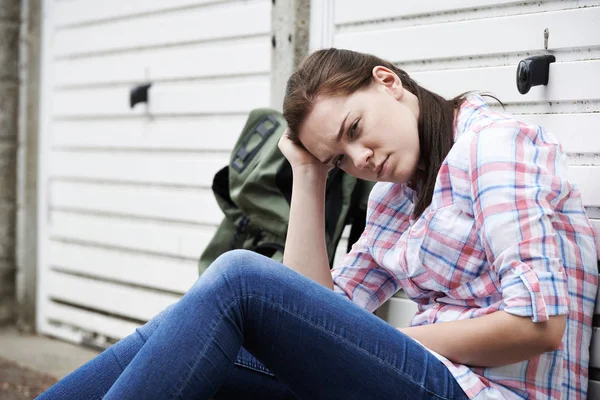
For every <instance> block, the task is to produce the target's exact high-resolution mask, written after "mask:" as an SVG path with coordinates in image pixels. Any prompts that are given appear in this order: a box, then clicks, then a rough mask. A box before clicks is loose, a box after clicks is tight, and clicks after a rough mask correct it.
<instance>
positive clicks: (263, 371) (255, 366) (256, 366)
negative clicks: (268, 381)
mask: <svg viewBox="0 0 600 400" xmlns="http://www.w3.org/2000/svg"><path fill="white" fill-rule="evenodd" d="M234 364H235V365H239V366H240V367H244V368H248V369H251V370H253V371H256V372H260V373H261V374H265V375H268V376H275V374H274V373H272V372H270V371H269V370H268V369H267V368H264V367H261V366H260V365H259V364H255V363H249V362H245V361H238V360H236V361H235V362H234Z"/></svg>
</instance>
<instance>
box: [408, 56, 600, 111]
mask: <svg viewBox="0 0 600 400" xmlns="http://www.w3.org/2000/svg"><path fill="white" fill-rule="evenodd" d="M599 70H600V60H593V61H579V62H568V63H567V62H565V63H560V62H556V63H554V64H551V65H550V75H549V82H548V86H537V87H533V88H531V90H530V91H529V93H527V94H526V95H522V94H520V93H519V92H518V90H517V85H516V83H515V82H516V81H515V71H516V66H505V67H489V68H465V69H455V70H440V71H427V72H418V73H414V74H412V77H413V78H414V79H415V80H416V81H417V82H419V83H420V84H421V85H423V86H424V87H426V88H427V89H429V90H432V91H434V92H436V93H438V94H440V95H441V96H444V97H447V98H452V97H454V96H456V95H458V94H460V93H463V92H465V91H469V90H482V91H487V92H492V93H493V94H494V95H496V96H497V97H498V98H499V99H500V100H502V102H504V103H531V102H544V103H548V102H555V101H564V102H575V101H581V100H592V99H600V80H598V79H596V78H595V77H596V76H597V75H598V71H599ZM581 82H586V84H585V85H582V84H581Z"/></svg>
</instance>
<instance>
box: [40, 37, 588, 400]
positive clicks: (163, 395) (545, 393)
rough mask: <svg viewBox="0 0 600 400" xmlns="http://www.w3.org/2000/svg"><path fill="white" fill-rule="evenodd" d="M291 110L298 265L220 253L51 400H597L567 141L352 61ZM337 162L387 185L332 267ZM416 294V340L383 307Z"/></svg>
mask: <svg viewBox="0 0 600 400" xmlns="http://www.w3.org/2000/svg"><path fill="white" fill-rule="evenodd" d="M284 115H285V118H286V119H287V121H288V124H289V128H288V131H287V133H286V135H284V136H283V137H282V139H281V141H280V149H281V151H282V152H283V154H284V155H285V156H286V157H287V158H288V160H289V161H290V163H291V165H292V168H293V174H294V182H293V193H292V207H291V215H290V225H289V231H288V237H287V243H286V249H285V256H284V262H283V264H284V265H285V266H287V267H288V268H286V267H284V266H283V265H281V264H279V263H276V262H274V261H271V260H270V259H267V258H264V257H262V256H259V255H256V254H254V253H250V252H245V251H233V252H229V253H227V254H225V255H223V256H221V257H219V258H218V259H217V260H216V261H215V262H214V263H213V265H212V266H211V267H210V268H209V269H208V271H207V272H206V273H205V274H203V275H202V276H201V277H200V279H199V280H198V281H197V282H196V284H195V285H194V286H193V287H192V288H191V289H190V291H189V292H188V293H187V294H186V295H185V296H184V297H183V298H182V299H181V300H180V301H179V302H178V303H176V304H175V305H174V306H172V307H170V308H169V309H167V310H165V311H164V312H163V313H161V314H160V315H159V316H157V317H156V318H154V319H153V320H152V321H150V322H149V323H148V324H147V325H145V326H144V327H142V328H141V329H139V330H138V332H136V333H134V334H132V335H131V336H129V337H127V338H125V339H123V340H122V341H121V342H119V343H117V344H116V345H114V346H113V347H111V348H110V349H108V350H107V351H105V352H104V353H102V354H101V355H99V356H98V357H97V358H96V359H94V360H92V361H90V362H89V363H88V364H86V365H84V366H83V367H81V368H80V369H78V370H77V371H75V372H73V373H72V374H71V375H69V376H68V377H67V378H65V379H64V380H62V381H61V382H59V383H58V384H57V385H55V386H54V387H53V388H51V389H50V390H49V391H48V392H46V393H45V394H44V395H42V396H41V398H42V399H55V398H56V399H58V398H61V399H65V398H77V399H86V398H101V397H102V396H104V398H106V399H171V398H194V399H208V398H212V397H214V398H216V399H227V398H235V399H244V398H256V399H284V398H285V399H287V398H290V399H293V398H300V399H425V398H432V399H467V398H473V399H474V398H477V399H523V398H531V399H533V398H535V399H546V398H552V399H584V398H585V397H586V393H587V381H588V359H589V344H590V338H591V324H592V315H593V307H594V301H595V298H596V291H597V286H598V285H597V283H598V278H597V261H596V260H597V259H596V248H595V244H594V243H595V241H594V233H593V230H592V228H591V226H590V224H589V221H588V220H587V218H586V216H585V214H584V208H583V205H582V203H581V199H580V195H579V192H578V191H577V189H575V188H574V187H572V186H571V185H570V184H569V182H568V181H567V179H566V178H565V176H566V172H565V169H566V163H565V161H566V160H565V155H564V154H563V153H562V150H561V147H560V145H559V144H558V143H557V142H556V139H555V138H554V137H553V136H552V135H551V134H550V133H548V132H546V131H545V130H544V129H543V128H541V127H539V126H534V125H530V124H527V123H525V122H523V121H520V120H517V119H515V118H514V117H512V116H510V115H507V114H503V113H499V112H496V111H494V110H492V109H490V108H489V107H488V106H487V104H486V103H485V101H484V100H483V99H482V98H481V97H479V96H476V95H468V94H467V95H462V96H459V97H457V98H455V99H452V100H450V101H447V100H444V99H443V98H441V97H440V96H438V95H436V94H434V93H432V92H430V91H427V90H426V89H424V88H423V87H421V86H419V85H418V84H417V83H415V82H414V81H413V80H412V79H411V78H410V77H409V76H408V75H407V74H406V73H405V72H404V71H402V70H400V69H398V68H397V67H395V66H394V65H393V64H391V63H389V62H386V61H384V60H381V59H379V58H377V57H374V56H371V55H367V54H361V53H355V52H351V51H346V50H337V49H328V50H322V51H318V52H316V53H314V54H312V55H311V56H310V57H308V58H307V59H306V60H305V61H304V62H303V64H302V65H301V66H300V67H299V69H298V70H297V71H296V72H295V73H294V74H293V75H292V76H291V77H290V80H289V82H288V88H287V93H286V97H285V101H284ZM334 166H336V167H339V168H342V169H343V170H345V171H347V172H348V173H350V174H352V175H354V176H357V177H359V178H363V179H368V180H376V181H379V182H380V183H378V184H377V185H376V186H375V188H374V189H373V191H372V193H371V196H370V199H369V210H368V214H367V226H366V229H365V231H364V233H363V235H362V236H361V238H360V239H359V241H358V242H357V243H356V244H355V245H354V247H353V249H352V251H351V252H350V253H349V254H348V255H346V257H345V258H344V260H343V262H342V264H341V266H340V267H339V268H336V269H334V270H333V271H330V270H329V267H328V262H327V255H326V250H325V239H324V230H323V226H324V193H325V180H326V177H327V173H328V171H329V169H331V168H332V167H334ZM399 289H403V290H404V291H405V292H406V293H407V295H408V296H409V297H410V298H411V299H413V300H414V301H415V302H416V303H417V304H418V308H419V311H418V312H417V314H416V315H415V317H414V318H413V321H412V326H411V327H409V328H404V329H395V328H394V327H392V326H390V325H388V324H387V323H386V322H384V321H382V320H380V319H379V318H377V317H375V316H374V315H373V314H372V311H373V310H375V309H376V308H377V307H379V306H380V305H381V304H382V303H383V302H384V301H386V300H387V299H388V298H390V297H391V296H392V295H393V294H394V293H395V292H396V291H397V290H399ZM242 346H243V347H242ZM250 353H251V354H252V355H250ZM254 357H256V358H254Z"/></svg>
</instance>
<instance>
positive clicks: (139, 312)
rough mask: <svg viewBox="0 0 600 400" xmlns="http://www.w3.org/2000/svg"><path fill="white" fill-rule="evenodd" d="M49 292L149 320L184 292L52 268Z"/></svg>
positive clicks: (119, 313)
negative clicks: (133, 285) (160, 290)
mask: <svg viewBox="0 0 600 400" xmlns="http://www.w3.org/2000/svg"><path fill="white" fill-rule="evenodd" d="M47 278H48V282H47V283H46V284H47V286H48V296H49V297H50V298H52V299H55V300H60V301H63V302H67V303H72V304H78V305H82V306H84V307H87V308H92V309H96V310H100V311H104V312H108V313H112V314H116V315H120V316H124V317H129V318H134V319H138V320H143V321H147V320H149V319H150V318H152V317H153V316H155V315H156V314H158V313H159V312H160V311H162V310H163V309H165V308H166V307H167V306H168V305H170V304H173V303H175V302H176V301H177V300H179V298H180V296H175V295H172V294H167V293H159V292H156V291H151V290H144V289H140V288H136V287H128V286H123V285H117V284H114V283H108V282H101V281H96V280H93V279H87V278H82V277H78V276H72V275H67V274H63V273H58V272H55V271H50V272H49V273H48V274H47Z"/></svg>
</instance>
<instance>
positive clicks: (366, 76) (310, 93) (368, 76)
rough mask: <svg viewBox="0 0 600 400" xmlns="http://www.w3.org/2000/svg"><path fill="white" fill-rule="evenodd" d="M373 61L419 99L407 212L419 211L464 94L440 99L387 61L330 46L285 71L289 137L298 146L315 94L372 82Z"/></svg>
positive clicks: (430, 188) (447, 148)
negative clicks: (419, 172) (415, 190)
mask: <svg viewBox="0 0 600 400" xmlns="http://www.w3.org/2000/svg"><path fill="white" fill-rule="evenodd" d="M378 65H381V66H384V67H386V68H389V69H390V70H391V71H393V72H394V73H395V74H396V75H398V77H399V78H400V80H401V81H402V86H403V87H404V89H406V90H408V91H409V92H411V93H412V94H414V95H415V96H416V97H417V99H418V102H419V120H418V130H419V144H420V148H421V161H422V162H423V165H424V166H425V174H424V175H425V176H424V178H423V180H422V182H421V185H422V186H421V190H420V191H419V192H420V193H419V196H418V199H417V203H416V204H415V208H414V211H413V212H414V214H415V215H416V216H420V215H421V214H422V213H423V211H424V210H425V209H426V208H427V207H428V206H429V204H431V199H432V197H433V189H434V186H435V180H436V178H437V175H438V171H439V169H440V167H441V165H442V162H443V161H444V158H445V157H446V155H447V154H448V152H449V151H450V149H451V148H452V145H453V143H454V139H453V129H454V110H455V109H457V108H459V107H460V105H461V103H462V102H463V101H464V100H465V94H462V95H460V96H457V97H455V98H454V99H452V100H446V99H444V98H443V97H441V96H439V95H437V94H435V93H433V92H431V91H429V90H427V89H425V88H423V87H422V86H419V85H418V84H417V83H416V82H415V81H414V80H412V79H411V78H410V77H409V76H408V74H407V73H406V72H404V71H403V70H401V69H400V68H398V67H396V66H395V65H394V64H393V63H391V62H389V61H385V60H383V59H381V58H379V57H376V56H373V55H371V54H364V53H357V52H355V51H351V50H342V49H333V48H331V49H325V50H319V51H316V52H314V53H312V54H311V55H310V56H308V57H307V58H306V59H305V60H304V61H303V62H302V63H301V64H300V66H299V67H298V69H297V70H296V72H294V73H293V74H292V75H291V76H290V78H289V80H288V83H287V89H286V93H285V98H284V100H283V115H284V117H285V119H286V120H287V123H288V129H289V136H290V139H291V140H292V141H293V142H294V143H296V144H297V145H300V146H302V143H300V140H299V139H298V133H299V130H300V126H301V125H302V123H303V122H304V120H305V119H306V117H307V116H308V114H309V113H310V112H311V110H312V108H313V106H314V104H315V101H316V99H317V97H319V96H323V97H328V96H331V97H334V96H348V95H351V94H352V93H354V92H356V91H357V90H361V89H366V88H367V87H368V86H369V85H370V84H371V83H372V79H373V76H372V70H373V68H374V67H376V66H378Z"/></svg>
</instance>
